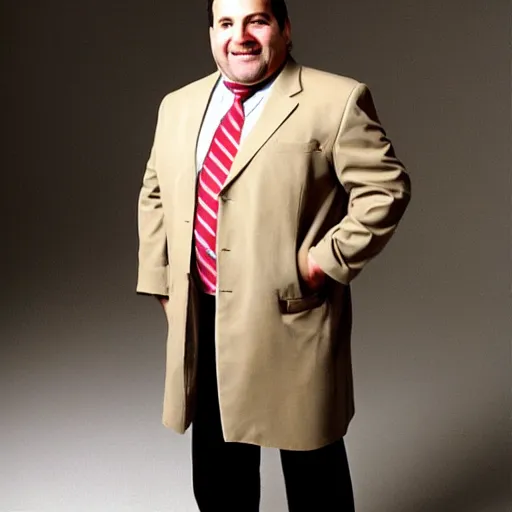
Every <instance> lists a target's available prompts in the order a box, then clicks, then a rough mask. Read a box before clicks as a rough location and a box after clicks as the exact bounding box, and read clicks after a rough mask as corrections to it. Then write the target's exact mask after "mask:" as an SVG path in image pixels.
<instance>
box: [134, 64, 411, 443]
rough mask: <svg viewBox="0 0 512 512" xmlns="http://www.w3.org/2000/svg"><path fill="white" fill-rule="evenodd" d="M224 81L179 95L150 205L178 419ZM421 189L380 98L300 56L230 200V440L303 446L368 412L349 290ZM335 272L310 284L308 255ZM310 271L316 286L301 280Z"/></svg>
mask: <svg viewBox="0 0 512 512" xmlns="http://www.w3.org/2000/svg"><path fill="white" fill-rule="evenodd" d="M218 78H219V74H218V73H215V74H213V75H210V76H207V77H206V78H203V79H201V80H199V81H196V82H194V83H192V84H189V85H187V86H185V87H183V88H182V89H179V90H177V91H175V92H172V93H171V94H169V95H168V96H166V97H165V98H164V100H163V101H162V104H161V106H160V110H159V114H158V122H157V128H156V134H155V139H154V144H153V148H152V151H151V155H150V158H149V161H148V165H147V169H146V172H145V175H144V179H143V186H142V189H141V193H140V200H139V238H140V247H139V275H138V283H137V291H138V292H140V293H147V294H157V295H169V297H170V300H169V303H168V305H167V307H166V314H167V319H168V323H169V330H168V338H167V362H166V378H165V393H164V407H163V423H164V424H165V425H166V426H167V427H170V428H172V429H174V430H176V431H177V432H180V433H183V432H185V430H186V429H187V428H188V426H189V425H190V423H191V421H192V420H193V415H194V396H195V395H194V390H195V371H196V355H197V343H198V340H197V332H198V328H197V327H198V322H200V317H199V315H198V309H197V306H198V300H197V297H198V295H197V293H198V292H197V288H196V286H195V284H194V281H193V280H192V278H191V273H192V270H193V265H194V260H193V251H192V248H193V237H192V230H193V223H194V222H193V221H194V208H195V197H196V176H197V173H196V160H195V155H196V143H197V139H198V134H199V130H200V127H201V122H202V119H203V115H204V113H205V110H206V108H207V105H208V101H209V98H210V95H211V93H212V91H213V88H214V86H215V84H216V81H217V80H218ZM409 197H410V182H409V178H408V175H407V174H406V172H405V170H404V168H403V166H402V164H401V163H400V161H399V160H398V159H397V158H396V157H395V155H394V151H393V149H392V146H391V144H390V141H389V140H388V138H387V137H386V134H385V132H384V130H383V128H382V127H381V125H380V122H379V120H378V117H377V114H376V112H375V108H374V105H373V102H372V98H371V95H370V92H369V91H368V88H367V87H366V86H365V85H364V84H361V83H358V82H356V81H355V80H352V79H350V78H345V77H341V76H336V75H333V74H330V73H326V72H322V71H318V70H314V69H311V68H307V67H302V66H300V65H298V64H297V63H296V62H294V61H293V60H292V59H290V60H289V62H288V63H287V65H286V67H285V68H284V69H283V71H282V72H281V73H280V75H279V76H278V78H277V79H276V81H275V83H274V84H273V86H272V89H271V92H270V96H269V98H268V100H267V102H266V104H265V106H264V110H263V112H262V114H261V117H260V119H259V120H258V122H257V124H256V126H255V127H254V128H253V130H252V131H251V132H250V133H249V134H248V136H247V138H246V139H245V140H244V142H243V144H242V146H241V148H240V150H239V153H238V154H237V156H236V158H235V161H234V163H233V166H232V169H231V172H230V175H229V176H228V178H227V181H226V183H225V185H224V187H223V189H222V191H221V193H220V201H219V216H218V232H217V254H218V256H217V257H218V261H217V267H218V292H217V315H216V324H215V339H216V351H217V371H218V389H219V399H220V408H221V416H222V427H223V432H224V437H225V439H226V440H227V441H238V442H245V443H252V444H257V445H260V446H267V447H277V448H283V449H289V450H309V449H315V448H318V447H321V446H323V445H326V444H328V443H330V442H333V441H334V440H336V439H339V438H340V437H341V436H343V435H344V434H345V432H346V430H347V427H348V425H349V422H350V420H351V418H352V416H353V414H354V403H353V389H352V369H351V356H350V331H351V303H350V289H349V283H350V281H351V280H352V279H353V278H354V277H355V276H356V275H357V274H358V273H359V272H360V271H361V269H362V268H363V267H364V265H365V264H366V263H367V262H368V261H369V260H370V259H371V258H373V257H374V256H375V255H376V254H377V253H378V252H379V251H380V250H381V249H382V248H383V247H384V246H385V244H386V243H387V242H388V240H389V239H390V237H391V235H392V234H393V232H394V231H395V228H396V226H397V224H398V222H399V220H400V218H401V216H402V214H403V212H404V210H405V208H406V206H407V203H408V201H409ZM309 249H311V252H312V255H313V256H314V258H315V259H316V261H317V262H318V264H319V265H320V266H321V267H322V269H323V270H324V271H325V272H326V273H327V274H328V276H329V279H328V282H327V284H326V286H325V287H324V288H322V289H321V290H320V291H317V292H315V293H313V292H312V291H310V290H308V289H307V287H306V286H305V285H304V281H303V279H302V278H301V269H304V268H305V261H306V257H307V252H308V250H309ZM302 275H304V274H302Z"/></svg>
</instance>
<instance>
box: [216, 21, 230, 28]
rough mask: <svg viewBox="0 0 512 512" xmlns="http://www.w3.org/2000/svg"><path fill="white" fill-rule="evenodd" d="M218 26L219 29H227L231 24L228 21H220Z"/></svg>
mask: <svg viewBox="0 0 512 512" xmlns="http://www.w3.org/2000/svg"><path fill="white" fill-rule="evenodd" d="M219 26H220V28H229V27H231V22H229V21H221V22H220V23H219Z"/></svg>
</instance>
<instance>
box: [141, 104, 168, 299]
mask: <svg viewBox="0 0 512 512" xmlns="http://www.w3.org/2000/svg"><path fill="white" fill-rule="evenodd" d="M162 116H163V102H162V104H161V105H160V109H159V112H158V121H157V127H156V134H155V140H154V142H153V147H152V149H151V154H150V157H149V160H148V163H147V166H146V171H145V173H144V177H143V180H142V187H141V190H140V194H139V202H138V232H139V252H138V257H139V266H138V278H137V292H138V293H145V294H152V295H168V293H169V289H168V257H167V237H166V233H165V219H164V211H163V208H162V197H161V194H160V185H159V182H158V174H157V171H156V166H157V139H158V131H159V126H160V125H161V123H162Z"/></svg>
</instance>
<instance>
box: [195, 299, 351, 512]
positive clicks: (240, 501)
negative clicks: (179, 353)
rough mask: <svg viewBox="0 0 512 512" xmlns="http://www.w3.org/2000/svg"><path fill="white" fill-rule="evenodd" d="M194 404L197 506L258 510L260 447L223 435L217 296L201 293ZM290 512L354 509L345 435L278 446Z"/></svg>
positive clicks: (213, 510) (207, 511) (226, 511)
mask: <svg viewBox="0 0 512 512" xmlns="http://www.w3.org/2000/svg"><path fill="white" fill-rule="evenodd" d="M200 315H201V327H200V335H199V348H198V372H197V408H196V415H195V418H194V421H193V424H192V473H193V486H194V495H195V498H196V501H197V504H198V506H199V510H200V511H201V512H219V511H222V512H235V511H236V512H257V511H258V510H259V502H260V447H259V446H255V445H250V444H244V443H227V442H225V441H224V438H223V435H222V427H221V421H220V412H219V400H218V392H217V378H216V368H215V343H214V335H213V333H214V321H215V299H214V298H213V297H210V296H207V295H204V296H202V297H201V311H200ZM280 455H281V464H282V469H283V475H284V481H285V487H286V496H287V501H288V510H289V511H290V512H334V511H336V512H353V511H354V500H353V493H352V483H351V478H350V472H349V467H348V462H347V455H346V451H345V445H344V442H343V439H340V440H339V441H337V442H335V443H333V444H331V445H328V446H326V447H323V448H320V449H318V450H311V451H289V450H280Z"/></svg>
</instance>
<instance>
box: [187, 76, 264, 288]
mask: <svg viewBox="0 0 512 512" xmlns="http://www.w3.org/2000/svg"><path fill="white" fill-rule="evenodd" d="M224 84H225V85H226V87H227V88H228V89H229V90H231V91H232V92H233V94H234V95H235V100H234V102H233V105H231V108H230V109H229V110H228V112H227V114H226V115H225V116H224V117H223V118H222V120H221V122H220V124H219V126H218V127H217V130H216V131H215V134H214V136H213V139H212V143H211V146H210V149H209V151H208V153H207V155H206V158H205V160H204V163H203V167H202V169H201V172H200V173H199V186H198V191H197V205H196V216H195V221H194V237H195V253H196V263H197V271H198V274H199V277H200V279H201V282H202V283H203V290H204V291H205V292H206V293H208V294H212V295H213V294H215V290H216V288H217V264H216V237H217V212H218V209H219V200H218V197H219V192H220V190H221V189H222V187H223V185H224V182H225V181H226V178H227V177H228V174H229V170H230V169H231V165H232V164H233V160H234V159H235V156H236V154H237V152H238V148H239V146H240V136H241V134H242V128H243V126H244V120H245V115H244V109H243V106H242V103H243V102H244V101H245V100H246V99H247V98H249V96H251V94H253V93H254V92H255V88H254V87H250V86H247V85H241V84H236V83H231V82H224Z"/></svg>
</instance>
